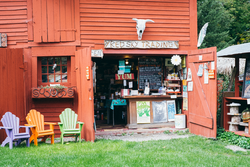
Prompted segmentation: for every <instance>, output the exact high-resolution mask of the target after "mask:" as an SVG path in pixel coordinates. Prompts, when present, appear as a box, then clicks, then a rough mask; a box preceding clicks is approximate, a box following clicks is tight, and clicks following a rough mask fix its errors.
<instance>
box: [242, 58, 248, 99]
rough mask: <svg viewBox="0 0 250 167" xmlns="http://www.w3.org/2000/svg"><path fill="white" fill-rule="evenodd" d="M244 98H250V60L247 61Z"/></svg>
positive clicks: (243, 89)
mask: <svg viewBox="0 0 250 167" xmlns="http://www.w3.org/2000/svg"><path fill="white" fill-rule="evenodd" d="M242 92H243V93H242V97H243V98H250V59H247V60H246V65H245V73H244V82H243V88H242Z"/></svg>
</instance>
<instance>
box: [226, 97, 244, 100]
mask: <svg viewBox="0 0 250 167" xmlns="http://www.w3.org/2000/svg"><path fill="white" fill-rule="evenodd" d="M225 99H227V100H247V98H242V97H225Z"/></svg>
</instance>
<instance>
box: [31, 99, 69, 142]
mask: <svg viewBox="0 0 250 167" xmlns="http://www.w3.org/2000/svg"><path fill="white" fill-rule="evenodd" d="M32 108H33V109H35V110H37V111H39V112H40V113H41V114H43V115H44V121H45V122H54V123H58V122H60V118H59V115H60V114H61V113H62V111H63V110H64V109H65V108H71V109H72V110H74V108H73V99H51V98H50V99H33V103H32ZM54 128H55V134H56V137H60V134H61V131H60V128H59V126H58V125H56V126H54ZM45 129H49V126H48V127H45Z"/></svg>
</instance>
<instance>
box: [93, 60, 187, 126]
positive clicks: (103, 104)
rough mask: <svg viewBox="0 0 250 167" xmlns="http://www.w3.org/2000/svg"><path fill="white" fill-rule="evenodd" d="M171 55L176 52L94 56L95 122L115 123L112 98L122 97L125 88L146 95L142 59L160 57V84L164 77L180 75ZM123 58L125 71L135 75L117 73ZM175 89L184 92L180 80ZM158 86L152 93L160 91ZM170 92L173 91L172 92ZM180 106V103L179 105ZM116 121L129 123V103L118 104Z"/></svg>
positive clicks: (122, 124) (104, 124) (118, 123)
mask: <svg viewBox="0 0 250 167" xmlns="http://www.w3.org/2000/svg"><path fill="white" fill-rule="evenodd" d="M171 56H173V55H161V56H156V55H147V56H145V55H104V57H103V58H92V61H93V67H92V69H93V80H94V81H93V84H94V85H93V87H94V112H95V113H94V114H95V121H96V126H97V128H98V127H102V126H106V127H113V126H112V124H113V111H112V109H111V108H110V106H111V102H112V100H113V99H122V97H123V92H122V90H123V89H129V90H130V92H131V90H138V92H139V94H141V95H143V92H144V90H143V89H140V88H141V87H140V86H139V83H138V82H139V78H138V76H139V72H138V61H139V59H147V58H158V60H160V61H161V62H160V64H161V73H160V75H161V81H160V83H159V84H160V85H161V86H163V87H165V86H166V85H165V86H164V80H166V78H167V77H169V76H174V77H178V78H179V77H181V75H182V74H181V73H179V71H181V70H180V68H181V67H179V66H174V65H173V64H171V62H170V60H171ZM120 61H124V62H125V66H126V67H128V69H125V74H126V73H127V74H131V73H132V74H133V76H134V77H133V78H132V79H131V78H127V79H125V80H124V79H119V78H117V77H116V74H118V73H119V71H120V68H121V66H120V64H119V63H120ZM178 84H179V85H178V86H177V87H175V88H173V87H171V88H166V87H165V88H166V89H171V90H172V91H175V90H176V93H174V94H181V82H179V83H178ZM158 92H159V89H151V90H150V94H152V93H158ZM169 94H170V93H169ZM179 108H180V106H179ZM114 121H115V125H116V127H125V126H126V124H127V106H126V105H123V106H115V112H114ZM113 128H114V127H113Z"/></svg>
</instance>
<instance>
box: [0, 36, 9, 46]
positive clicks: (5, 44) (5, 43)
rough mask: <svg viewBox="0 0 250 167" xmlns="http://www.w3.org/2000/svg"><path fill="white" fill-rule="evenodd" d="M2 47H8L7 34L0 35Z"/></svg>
mask: <svg viewBox="0 0 250 167" xmlns="http://www.w3.org/2000/svg"><path fill="white" fill-rule="evenodd" d="M0 47H7V34H6V33H0Z"/></svg>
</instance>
